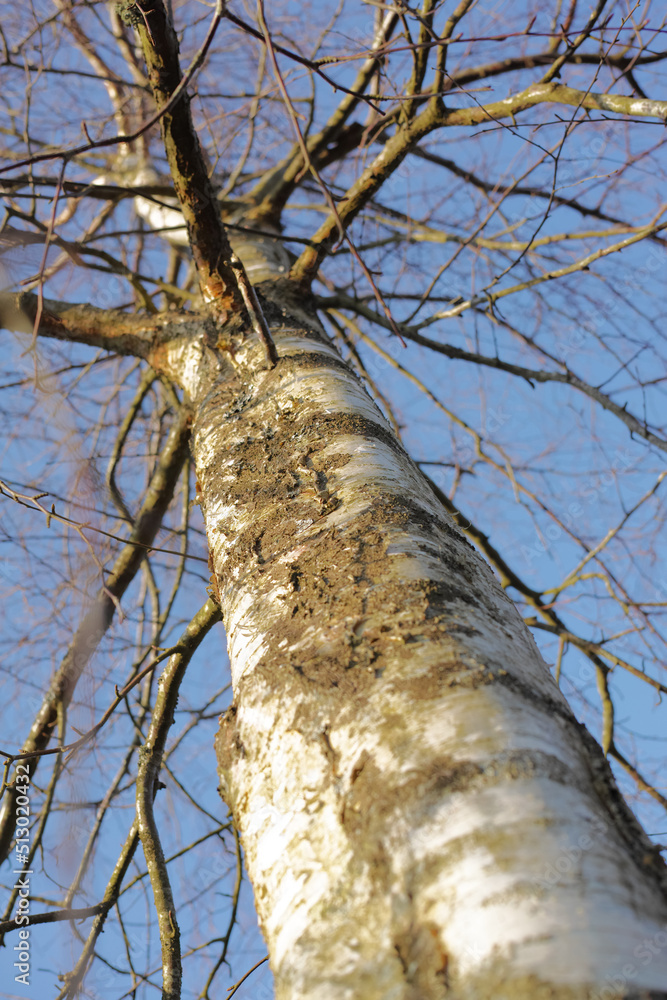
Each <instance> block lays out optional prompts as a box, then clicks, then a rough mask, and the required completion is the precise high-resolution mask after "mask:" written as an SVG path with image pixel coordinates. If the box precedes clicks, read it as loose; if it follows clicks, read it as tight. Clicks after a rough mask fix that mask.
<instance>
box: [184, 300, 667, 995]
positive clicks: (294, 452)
mask: <svg viewBox="0 0 667 1000" xmlns="http://www.w3.org/2000/svg"><path fill="white" fill-rule="evenodd" d="M264 291H265V293H266V294H267V295H268V294H270V295H271V298H272V300H273V304H272V303H271V302H269V301H267V300H266V299H265V300H264V309H265V313H266V316H267V319H268V320H269V323H270V324H271V328H272V332H273V335H274V337H275V339H276V343H277V346H278V350H279V354H280V355H281V358H280V361H279V363H278V365H277V367H276V368H274V369H272V370H267V369H266V368H265V367H264V363H263V355H262V353H261V351H260V349H259V347H258V346H257V344H256V343H255V342H254V341H250V340H246V341H244V340H243V339H242V336H241V334H240V332H239V331H238V330H237V331H234V330H233V329H227V330H226V331H224V330H223V331H220V332H219V333H218V335H217V341H213V340H212V338H211V335H210V333H209V335H208V336H207V338H206V342H205V343H204V342H202V341H196V340H188V341H187V343H186V342H185V341H184V342H183V343H181V344H180V345H178V344H174V346H173V348H172V350H171V352H168V355H169V356H167V355H164V360H165V364H167V367H171V366H172V365H173V370H175V369H176V367H180V368H181V371H182V372H185V376H184V377H182V382H183V384H184V387H185V389H186V390H187V392H188V394H189V395H190V397H191V399H192V400H193V403H194V406H195V412H196V417H195V423H194V427H193V448H194V454H195V461H196V467H197V479H198V486H197V488H198V495H199V498H200V502H201V505H202V509H203V512H204V516H205V519H206V527H207V533H208V539H209V546H210V551H211V568H212V585H213V589H214V592H215V593H216V595H217V596H218V597H219V600H220V603H221V608H222V611H223V615H224V622H225V626H226V629H227V635H228V641H229V654H230V659H231V664H232V673H233V680H234V691H235V700H234V705H233V707H232V708H231V709H230V710H229V712H228V713H227V715H226V717H225V718H224V719H223V721H222V726H221V730H220V734H219V738H218V744H217V751H218V759H219V764H220V774H221V781H222V789H223V793H224V796H225V799H226V801H227V802H228V803H229V804H230V805H231V806H232V808H233V811H234V815H235V818H236V821H237V823H238V824H239V826H240V829H241V831H242V835H243V843H244V847H245V852H246V860H247V865H248V870H249V872H250V875H251V878H252V882H253V885H254V889H255V895H256V901H257V907H258V911H259V915H260V920H261V923H262V927H263V931H264V934H265V936H266V939H267V943H268V946H269V952H270V956H271V963H272V967H273V971H274V975H275V978H276V995H277V997H278V998H279V1000H287V998H289V1000H302V998H303V1000H305V998H309V1000H313V998H316V1000H435V998H441V997H446V996H450V997H456V998H461V1000H472V998H475V1000H477V998H479V1000H501V998H510V997H511V998H526V1000H528V998H530V1000H535V998H541V997H545V998H546V997H549V998H552V1000H554V998H559V1000H560V998H563V1000H564V998H567V1000H579V998H591V1000H592V998H593V997H595V998H596V1000H597V998H599V1000H603V998H607V997H613V996H628V997H629V996H633V997H640V996H644V997H651V998H654V1000H655V998H658V997H666V996H667V994H665V993H663V992H662V990H664V988H665V983H666V982H667V933H665V925H666V923H667V898H666V893H665V874H664V867H663V865H662V862H661V860H660V858H659V856H658V855H657V853H656V851H655V849H654V848H653V847H652V845H651V844H650V842H649V841H648V839H647V838H646V837H645V835H644V834H643V833H642V832H641V830H640V829H639V827H638V825H637V823H636V822H635V820H634V818H633V817H632V815H631V813H630V812H629V810H628V809H627V807H626V806H625V805H624V803H623V801H622V800H621V798H620V796H619V794H618V791H617V789H616V787H615V784H614V782H613V779H612V777H611V774H610V772H609V770H608V768H607V765H606V763H605V761H604V759H603V758H602V755H601V753H600V751H599V748H597V745H596V744H595V743H594V741H593V740H592V739H591V738H590V737H589V736H587V734H586V733H585V731H584V730H583V728H582V727H580V726H579V725H578V724H577V722H576V721H575V720H574V718H573V717H572V714H571V712H570V711H569V709H568V707H567V704H566V702H565V699H564V698H563V697H562V695H561V694H560V692H559V690H558V688H557V687H556V685H555V683H554V681H553V679H552V678H551V676H550V674H549V672H548V670H547V668H546V666H545V664H544V663H543V661H542V659H541V658H540V656H539V653H538V651H537V649H536V647H535V644H534V642H533V640H532V637H531V636H530V634H529V632H528V631H527V629H526V627H525V625H524V623H523V622H522V620H521V618H520V616H519V614H518V612H517V611H516V609H515V608H514V606H513V605H512V603H511V601H510V600H509V599H508V597H507V596H506V595H505V594H504V592H503V591H502V590H501V588H500V587H499V585H498V583H497V581H496V580H495V578H494V577H493V574H492V573H491V570H490V569H489V568H488V566H487V565H486V564H485V563H484V562H483V561H482V559H481V558H480V557H479V556H478V555H477V553H476V552H475V551H474V550H473V549H472V548H471V546H470V545H469V544H468V543H467V542H466V541H465V539H464V538H463V537H462V535H461V534H460V533H459V532H458V530H457V529H456V528H455V527H454V525H453V523H452V522H451V520H450V518H449V516H448V515H447V513H446V512H445V511H444V509H443V508H442V506H441V505H440V504H439V502H438V501H437V499H436V498H435V496H434V495H433V493H432V492H431V491H430V489H429V487H428V486H427V484H426V483H425V481H424V479H423V477H422V476H421V474H420V473H419V471H418V469H417V468H416V467H415V466H414V465H413V463H412V462H411V461H410V459H409V458H408V457H407V456H406V454H405V453H404V452H403V450H402V449H401V447H400V445H399V444H398V442H397V440H396V438H395V437H394V435H393V433H392V431H391V430H390V428H389V426H388V424H387V422H386V421H385V420H384V418H383V417H382V415H381V414H380V412H379V411H378V409H377V408H376V407H375V405H374V403H373V402H372V400H371V399H370V398H369V396H368V395H367V393H366V392H365V390H364V388H363V387H362V385H361V384H360V383H359V381H358V380H357V379H356V378H355V376H354V375H353V374H352V373H351V372H350V371H349V370H348V368H347V367H346V366H345V365H344V364H343V363H342V361H341V359H340V358H339V356H338V354H337V353H336V351H335V350H334V349H333V347H332V346H331V345H330V344H329V343H328V341H327V339H326V337H325V336H324V334H323V333H322V331H321V330H320V329H319V328H318V326H317V323H316V321H315V320H314V318H312V316H309V315H308V314H307V313H306V312H305V311H304V308H305V306H306V305H307V303H303V302H302V303H301V304H299V303H296V302H292V303H291V304H290V303H289V297H288V293H287V291H286V290H285V287H283V290H282V291H281V288H280V283H279V282H277V283H276V284H275V286H274V287H273V290H272V291H271V292H269V286H264Z"/></svg>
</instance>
